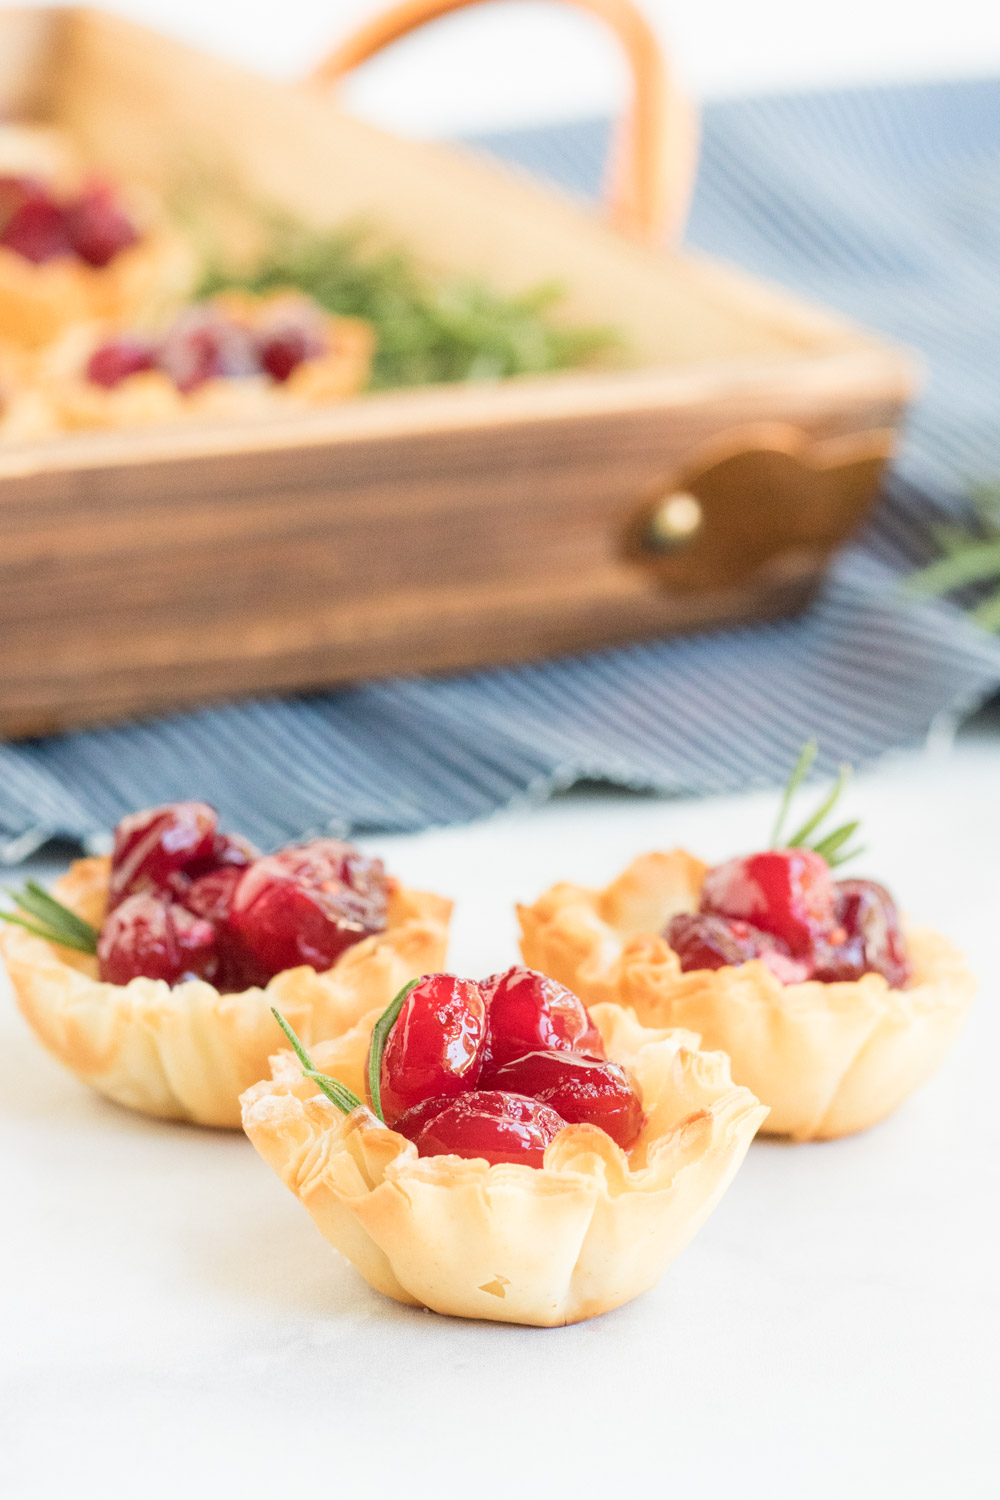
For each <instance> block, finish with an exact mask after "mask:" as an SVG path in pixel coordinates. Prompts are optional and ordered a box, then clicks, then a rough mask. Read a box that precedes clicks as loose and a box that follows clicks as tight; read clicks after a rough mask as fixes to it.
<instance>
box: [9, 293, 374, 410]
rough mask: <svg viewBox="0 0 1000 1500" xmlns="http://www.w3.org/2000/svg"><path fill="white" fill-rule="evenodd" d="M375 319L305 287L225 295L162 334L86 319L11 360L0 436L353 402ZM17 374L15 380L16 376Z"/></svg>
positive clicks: (189, 310)
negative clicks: (342, 312) (326, 307)
mask: <svg viewBox="0 0 1000 1500" xmlns="http://www.w3.org/2000/svg"><path fill="white" fill-rule="evenodd" d="M372 349H373V334H372V330H371V328H370V326H369V325H368V324H367V323H366V322H364V321H363V320H361V319H358V318H341V317H331V316H329V315H328V314H326V313H324V312H323V311H322V309H321V308H319V307H318V306H317V305H316V304H315V303H314V302H312V301H311V300H310V299H309V298H308V297H305V296H303V295H302V294H301V293H298V292H295V291H286V292H276V293H272V294H270V295H268V296H262V297H254V296H251V295H249V294H246V293H237V292H230V293H223V294H219V295H217V296H215V297H213V298H212V299H211V300H209V301H207V302H202V303H196V304H192V305H190V306H188V307H185V308H183V309H182V310H181V311H180V312H179V313H178V314H177V316H176V317H175V319H174V320H173V322H172V323H171V324H170V325H169V327H168V328H167V329H166V331H165V332H163V333H162V334H158V335H154V334H152V333H148V332H136V331H135V330H130V329H126V330H124V331H119V330H116V329H115V328H114V327H113V326H112V325H110V324H98V323H79V324H77V325H76V326H74V327H72V328H69V329H67V330H66V331H65V332H64V334H63V335H62V337H61V338H60V339H58V340H56V341H55V342H54V343H53V344H51V345H49V346H48V347H47V348H46V349H44V350H43V351H41V352H38V353H35V354H34V355H33V356H29V357H25V356H23V355H22V356H20V359H19V362H18V357H17V356H15V357H14V358H13V359H12V357H11V355H10V353H9V352H8V355H7V360H6V370H5V369H4V362H3V360H2V358H0V385H3V384H5V385H6V390H7V402H6V406H5V407H4V409H3V411H2V413H0V435H3V436H6V437H8V438H17V439H25V438H32V437H42V436H46V435H48V434H50V433H54V432H61V431H74V430H81V429H86V428H104V429H115V428H125V427H145V426H152V425H156V424H160V423H168V424H169V423H171V422H177V421H181V420H185V419H189V418H200V419H210V418H215V419H218V420H228V419H231V418H236V419H238V418H244V417H248V416H254V415H266V414H267V413H268V412H274V411H279V410H282V409H285V410H288V409H291V408H295V407H303V406H314V405H321V404H325V403H329V402H336V401H341V400H344V399H345V398H346V397H348V396H353V395H356V394H357V393H358V391H360V390H362V389H363V388H364V386H365V385H366V383H367V381H368V375H369V370H370V365H371V357H372ZM5 374H6V380H4V376H5Z"/></svg>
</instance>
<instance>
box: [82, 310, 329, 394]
mask: <svg viewBox="0 0 1000 1500" xmlns="http://www.w3.org/2000/svg"><path fill="white" fill-rule="evenodd" d="M323 322H324V320H323V316H322V314H321V313H320V311H319V309H318V308H316V307H314V306H313V305H312V304H310V303H309V302H308V301H307V300H306V299H305V298H302V300H301V302H295V303H292V302H289V304H288V305H286V306H285V307H282V308H281V309H279V310H278V311H277V313H276V314H275V315H274V316H273V317H272V318H271V319H270V320H268V321H266V322H265V323H264V324H263V325H262V326H261V327H259V328H248V327H246V326H244V324H242V323H240V322H238V321H237V320H236V319H235V318H233V317H230V316H229V315H228V314H227V313H226V312H225V311H224V310H223V309H222V308H221V307H216V306H214V305H213V304H212V303H210V302H203V303H196V304H195V305H194V306H192V307H188V308H185V309H184V311H183V312H182V313H180V315H179V316H178V317H177V319H176V320H175V322H174V324H173V326H172V327H171V328H170V329H169V331H168V332H167V334H166V335H165V337H163V338H162V339H160V340H157V341H154V340H152V339H147V338H142V337H140V336H138V335H136V334H120V335H118V336H117V337H116V338H112V339H109V340H108V341H107V342H106V343H103V344H101V345H100V346H99V348H97V349H95V350H94V352H93V354H92V355H91V356H90V359H89V361H88V363H87V371H86V373H87V379H88V380H89V381H90V383H91V384H92V385H100V386H104V388H105V389H106V390H113V389H114V387H115V386H117V385H121V383H122V381H123V380H127V379H128V378H129V376H130V375H138V374H140V373H142V372H143V371H145V370H159V371H160V373H161V374H163V375H166V376H167V377H168V379H170V380H171V381H172V382H173V384H174V385H175V386H176V387H177V389H178V390H179V391H180V392H181V393H182V395H190V393H191V392H192V391H196V390H197V389H198V387H199V386H202V385H204V384H205V382H206V381H208V380H233V379H238V378H241V377H244V378H245V377H247V376H251V375H264V376H266V377H267V378H268V379H269V380H271V381H273V382H274V383H275V384H276V385H284V383H285V382H286V381H287V380H290V379H291V377H292V375H294V373H295V371H296V370H297V369H298V368H299V366H300V365H303V364H305V363H306V362H307V361H308V360H311V359H317V358H319V356H320V355H322V354H326V353H327V352H328V341H327V337H326V334H325V331H324V327H323Z"/></svg>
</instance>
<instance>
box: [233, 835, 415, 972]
mask: <svg viewBox="0 0 1000 1500" xmlns="http://www.w3.org/2000/svg"><path fill="white" fill-rule="evenodd" d="M387 907H388V886H387V882H386V877H385V871H384V868H383V866H382V862H381V860H377V859H367V858H366V857H365V856H364V855H363V854H361V853H360V852H359V851H358V850H357V849H353V848H352V847H351V846H350V845H349V844H343V843H340V842H339V841H338V840H337V839H313V840H312V842H311V843H308V844H302V845H298V846H296V847H293V848H290V849H282V850H281V851H280V853H278V854H272V855H267V856H265V857H264V858H263V859H258V860H255V861H254V862H253V864H251V865H250V866H249V867H248V868H247V869H246V870H245V871H244V874H243V878H242V879H241V880H240V882H239V884H238V885H237V887H236V891H235V894H234V896H233V900H232V905H231V908H230V918H229V920H230V925H231V927H232V929H233V931H234V932H235V933H236V934H237V935H238V936H239V938H240V939H241V941H242V943H243V944H244V947H245V948H246V950H247V952H248V953H249V954H251V955H252V957H253V959H254V961H255V962H256V963H257V964H259V965H260V966H261V968H262V969H263V970H264V971H266V972H267V973H268V974H279V973H281V972H282V970H284V969H294V968H297V967H298V966H299V965H300V964H308V965H310V966H311V967H312V968H314V969H316V970H317V971H319V972H322V971H323V970H325V969H329V968H330V967H331V965H332V964H334V963H335V962H336V960H337V959H338V958H339V957H340V955H341V954H342V953H343V952H344V951H345V950H346V949H347V948H349V947H351V945H352V944H354V943H358V942H360V941H361V939H362V938H365V937H368V936H370V935H371V934H372V933H376V932H382V931H384V929H385V923H386V913H387Z"/></svg>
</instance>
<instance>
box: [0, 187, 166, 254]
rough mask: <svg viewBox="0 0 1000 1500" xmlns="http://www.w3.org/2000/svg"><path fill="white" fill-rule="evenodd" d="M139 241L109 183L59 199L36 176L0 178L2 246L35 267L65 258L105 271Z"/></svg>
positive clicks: (137, 234) (136, 232)
mask: <svg viewBox="0 0 1000 1500" xmlns="http://www.w3.org/2000/svg"><path fill="white" fill-rule="evenodd" d="M138 239H139V233H138V230H137V229H136V227H135V225H134V224H133V223H132V221H131V219H129V217H128V215H127V214H126V213H125V212H124V210H123V209H122V207H121V205H120V204H119V202H118V200H117V197H116V195H115V192H114V189H113V188H112V187H111V186H110V185H109V184H108V183H105V182H92V183H90V184H89V185H88V186H87V187H85V188H84V189H83V191H82V192H81V193H78V194H77V195H76V196H75V197H73V198H58V197H56V196H55V194H53V193H52V192H51V191H50V189H49V188H48V187H46V185H45V184H44V183H42V182H39V181H37V180H36V179H35V178H33V177H10V176H0V245H4V246H6V248H7V249H8V250H13V251H15V252H16V254H18V255H20V256H22V257H23V258H24V259H25V260H29V261H31V262H32V263H33V264H34V265H42V264H44V262H45V261H47V260H55V258H56V257H57V256H60V255H64V256H73V257H75V258H76V259H77V260H81V261H83V262H84V263H85V264H86V265H88V266H95V267H97V268H98V269H101V268H103V267H104V266H107V265H110V263H111V261H113V260H114V258H115V256H116V255H119V254H120V253H121V252H122V251H123V250H127V249H128V248H129V246H130V245H134V244H136V243H137V242H138Z"/></svg>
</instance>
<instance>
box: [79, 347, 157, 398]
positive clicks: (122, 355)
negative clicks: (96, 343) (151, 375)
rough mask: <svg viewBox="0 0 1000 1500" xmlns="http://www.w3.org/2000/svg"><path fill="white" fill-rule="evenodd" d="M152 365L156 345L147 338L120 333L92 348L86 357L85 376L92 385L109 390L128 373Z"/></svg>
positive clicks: (137, 371)
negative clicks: (121, 334)
mask: <svg viewBox="0 0 1000 1500" xmlns="http://www.w3.org/2000/svg"><path fill="white" fill-rule="evenodd" d="M155 368H156V345H155V344H154V343H152V341H151V340H149V339H143V338H138V337H132V336H123V337H122V338H119V339H109V340H108V342H107V343H106V344H101V346H100V348H98V349H95V350H94V352H93V354H92V355H91V356H90V358H89V360H88V361H87V379H88V380H89V381H90V383H91V384H92V385H102V386H104V388H105V389H106V390H109V391H110V390H113V389H114V387H115V386H116V385H121V383H122V381H123V380H127V379H128V377H129V376H130V375H140V374H142V372H143V371H144V370H155Z"/></svg>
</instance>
